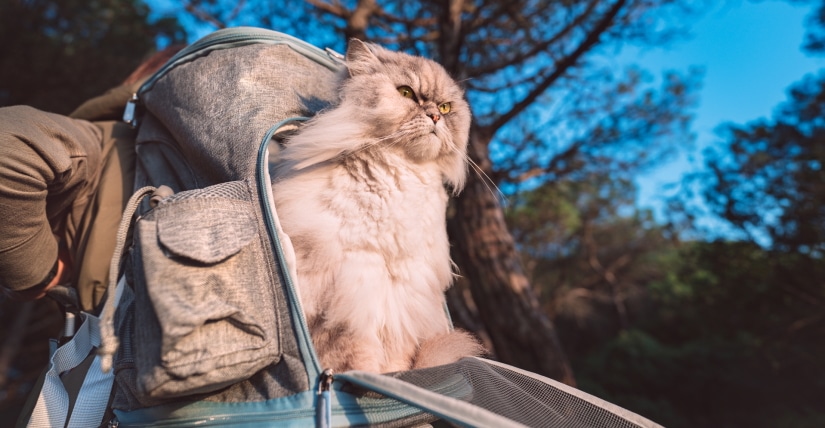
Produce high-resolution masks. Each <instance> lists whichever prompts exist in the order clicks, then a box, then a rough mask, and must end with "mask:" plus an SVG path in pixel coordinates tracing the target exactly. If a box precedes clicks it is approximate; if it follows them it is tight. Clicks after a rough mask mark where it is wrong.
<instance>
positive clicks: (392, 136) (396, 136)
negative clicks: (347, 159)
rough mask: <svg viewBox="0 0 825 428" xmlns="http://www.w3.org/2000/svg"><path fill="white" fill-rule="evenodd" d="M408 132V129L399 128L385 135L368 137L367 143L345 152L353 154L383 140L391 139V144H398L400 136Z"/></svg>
mask: <svg viewBox="0 0 825 428" xmlns="http://www.w3.org/2000/svg"><path fill="white" fill-rule="evenodd" d="M408 133H409V132H408V131H405V130H403V129H399V130H398V131H396V132H393V133H391V134H389V135H385V136H383V137H378V138H372V139H370V141H369V142H368V143H366V144H363V145H361V146H360V147H358V148H357V149H355V150H352V151H350V152H348V153H347V154H348V155H353V154H356V153H359V152H362V151H364V150H367V149H369V148H371V147H374V146H377V145H378V144H380V143H383V142H384V141H387V140H391V139H394V140H395V141H394V142H393V143H392V145H395V144H398V143H399V142H400V141H401V139H402V138H401V137H403V136H404V135H405V134H408Z"/></svg>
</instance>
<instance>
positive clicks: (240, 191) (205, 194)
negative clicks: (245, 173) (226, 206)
mask: <svg viewBox="0 0 825 428" xmlns="http://www.w3.org/2000/svg"><path fill="white" fill-rule="evenodd" d="M192 198H198V199H203V198H229V199H241V200H248V199H249V188H248V186H247V183H246V182H245V181H229V182H226V183H221V184H216V185H214V186H209V187H206V188H204V189H197V190H188V191H185V192H180V193H175V194H174V195H171V196H169V197H168V198H166V199H164V200H163V202H162V203H164V204H166V203H171V202H177V201H182V200H186V199H192Z"/></svg>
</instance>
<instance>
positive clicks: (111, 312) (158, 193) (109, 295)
mask: <svg viewBox="0 0 825 428" xmlns="http://www.w3.org/2000/svg"><path fill="white" fill-rule="evenodd" d="M150 193H153V196H152V200H151V205H152V207H154V206H155V205H157V202H158V201H159V200H160V199H162V198H164V197H166V196H169V195H171V194H173V193H174V192H173V191H172V189H170V188H169V187H167V186H160V187H159V188H155V187H152V186H146V187H142V188H140V189H138V191H136V192H135V193H134V194H133V195H132V197H131V198H129V202H128V203H127V204H126V208H125V209H124V210H123V217H121V219H120V225H119V226H118V229H117V241H116V244H115V252H114V253H113V254H112V261H111V263H110V264H109V282H108V284H107V290H106V303H105V304H104V306H103V314H102V315H101V318H100V349H98V351H97V352H98V355H100V368H101V369H102V370H103V372H104V373H107V372H108V371H109V370H111V368H112V358H113V356H114V355H115V352H116V351H117V348H118V346H119V345H120V342H119V341H118V339H117V336H116V335H115V312H116V310H117V299H116V298H115V294H116V293H115V287H116V285H117V277H118V273H119V268H120V258H121V256H122V255H123V247H125V246H126V237H127V235H128V234H129V228H130V227H131V225H132V217H133V216H134V215H135V211H137V208H138V206H139V205H140V203H141V201H142V200H143V198H144V197H145V196H146V195H148V194H150Z"/></svg>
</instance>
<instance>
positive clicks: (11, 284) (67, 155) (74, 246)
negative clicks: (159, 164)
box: [0, 85, 137, 311]
mask: <svg viewBox="0 0 825 428" xmlns="http://www.w3.org/2000/svg"><path fill="white" fill-rule="evenodd" d="M136 86H137V85H133V86H132V87H129V88H127V87H119V88H116V89H113V90H112V91H109V92H107V93H106V94H104V95H102V96H101V97H98V98H95V99H93V100H90V101H89V102H87V103H84V104H83V105H82V106H81V107H80V108H78V109H77V110H76V111H75V112H74V113H73V114H72V116H73V117H66V116H62V115H57V114H53V113H47V112H43V111H39V110H36V109H34V108H31V107H26V106H14V107H5V108H0V219H2V221H0V286H3V287H6V288H7V289H9V290H11V291H21V290H26V289H28V288H30V287H32V286H34V285H35V284H38V283H40V282H41V281H43V279H44V278H45V277H46V276H47V275H48V272H49V271H50V270H51V269H52V267H53V266H54V265H55V261H56V260H57V251H58V241H57V240H56V239H55V236H59V237H61V239H62V240H63V242H64V243H65V244H66V245H67V246H68V249H69V252H70V254H71V257H72V271H73V277H72V278H73V284H75V285H76V287H77V289H78V294H79V297H80V299H81V306H82V309H83V310H87V311H93V310H94V309H95V308H96V306H97V304H98V303H99V302H100V300H101V298H102V295H103V292H104V291H105V285H106V277H107V274H108V266H109V259H110V257H111V254H112V252H113V249H114V239H115V235H116V233H115V232H116V230H117V224H118V222H119V221H120V213H121V211H122V209H123V207H124V206H125V203H126V201H127V200H128V198H129V195H131V190H132V183H133V177H134V131H133V130H132V129H131V128H130V127H129V126H128V125H126V124H123V123H120V122H118V121H117V120H116V119H117V116H119V114H120V112H122V109H123V106H124V105H125V104H126V101H127V100H128V98H129V96H130V95H131V93H132V91H133V90H135V89H136ZM89 120H95V122H90V121H89Z"/></svg>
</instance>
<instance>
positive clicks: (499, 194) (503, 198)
mask: <svg viewBox="0 0 825 428" xmlns="http://www.w3.org/2000/svg"><path fill="white" fill-rule="evenodd" d="M450 148H451V149H452V150H454V151H455V152H456V153H458V154H460V155H461V156H463V157H464V159H465V160H466V161H467V164H468V165H470V167H471V169H472V170H473V172H475V173H476V175H477V176H478V178H479V179H481V182H482V183H483V184H484V187H486V188H487V190H488V191H489V192H490V194H491V195H493V196H494V197H495V198H497V199H499V201H501V204H502V206H504V207H507V206H509V205H510V200H509V199H508V198H507V195H505V194H504V192H502V191H501V189H500V188H499V187H498V186H497V185H496V183H495V182H494V181H493V179H492V178H490V176H489V175H487V173H485V172H484V170H483V169H481V167H480V166H478V164H477V163H475V162H474V161H473V160H472V159H470V155H468V154H465V153H462V152H461V151H460V150H458V149H457V148H455V147H452V146H451V147H450ZM490 186H492V187H490ZM493 188H495V191H494V190H493Z"/></svg>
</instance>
